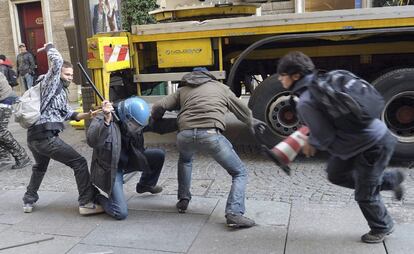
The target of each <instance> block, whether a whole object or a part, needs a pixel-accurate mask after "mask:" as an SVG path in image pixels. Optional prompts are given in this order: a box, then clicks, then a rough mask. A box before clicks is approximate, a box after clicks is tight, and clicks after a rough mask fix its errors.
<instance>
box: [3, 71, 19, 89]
mask: <svg viewBox="0 0 414 254" xmlns="http://www.w3.org/2000/svg"><path fill="white" fill-rule="evenodd" d="M5 76H6V78H7V81H9V85H10V86H17V85H18V83H17V74H16V72H15V71H14V70H13V69H12V68H10V67H8V68H7V73H6V75H5Z"/></svg>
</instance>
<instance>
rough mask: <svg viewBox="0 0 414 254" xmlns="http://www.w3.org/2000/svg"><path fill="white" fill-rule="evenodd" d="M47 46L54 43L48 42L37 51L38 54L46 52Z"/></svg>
mask: <svg viewBox="0 0 414 254" xmlns="http://www.w3.org/2000/svg"><path fill="white" fill-rule="evenodd" d="M47 45H53V42H48V43H45V44H43V47H42V48H39V49H37V53H39V52H40V51H43V50H45V49H46V46H47Z"/></svg>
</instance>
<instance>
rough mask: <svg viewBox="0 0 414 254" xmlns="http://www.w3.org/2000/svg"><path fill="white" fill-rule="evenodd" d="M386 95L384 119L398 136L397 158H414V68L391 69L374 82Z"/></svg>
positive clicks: (382, 117) (395, 155)
mask: <svg viewBox="0 0 414 254" xmlns="http://www.w3.org/2000/svg"><path fill="white" fill-rule="evenodd" d="M372 84H373V85H374V86H375V88H376V89H377V90H378V91H379V92H380V93H381V94H382V96H384V99H385V108H384V110H383V113H382V115H381V120H382V121H384V122H385V124H386V125H387V127H388V129H389V130H390V131H391V133H392V134H393V135H394V136H395V137H396V138H397V139H398V143H397V145H396V147H395V152H394V159H396V160H401V161H406V160H413V158H414V68H403V69H397V70H393V71H390V72H388V73H385V74H384V75H382V76H380V77H379V78H377V79H376V80H374V81H373V82H372Z"/></svg>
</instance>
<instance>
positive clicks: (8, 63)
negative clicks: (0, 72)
mask: <svg viewBox="0 0 414 254" xmlns="http://www.w3.org/2000/svg"><path fill="white" fill-rule="evenodd" d="M1 64H2V65H7V66H9V67H13V63H12V62H11V61H10V60H9V59H7V58H6V60H4V61H3V62H2V63H1Z"/></svg>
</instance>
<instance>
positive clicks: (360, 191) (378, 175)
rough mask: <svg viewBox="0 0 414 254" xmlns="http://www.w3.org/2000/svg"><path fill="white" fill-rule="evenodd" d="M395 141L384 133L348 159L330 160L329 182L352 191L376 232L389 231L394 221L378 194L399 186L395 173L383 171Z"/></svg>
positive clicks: (370, 225) (333, 158)
mask: <svg viewBox="0 0 414 254" xmlns="http://www.w3.org/2000/svg"><path fill="white" fill-rule="evenodd" d="M395 143H396V140H395V138H394V137H393V136H392V135H391V134H390V133H387V134H386V135H385V136H384V137H383V138H382V139H381V140H380V141H379V142H378V143H377V144H375V145H374V146H372V147H370V148H369V149H367V150H365V151H364V152H362V153H360V154H359V155H357V156H355V157H353V158H350V159H348V160H341V159H339V158H337V157H334V156H333V157H331V158H330V159H329V162H328V168H327V173H328V180H329V181H330V182H332V183H333V184H336V185H339V186H342V187H346V188H351V189H355V200H356V201H357V202H358V205H359V207H360V209H361V211H362V213H363V215H364V217H365V219H366V220H367V221H368V225H369V227H370V228H371V230H372V231H373V232H375V233H383V232H388V231H389V230H390V229H391V228H392V227H393V225H394V222H393V220H392V218H391V216H390V215H389V213H388V211H387V209H386V208H385V205H384V202H383V201H382V198H381V194H380V191H381V190H392V189H394V187H396V185H397V184H398V178H397V172H396V171H392V172H384V170H385V168H386V166H387V165H388V163H389V160H390V158H391V156H392V154H393V152H394V147H395Z"/></svg>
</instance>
